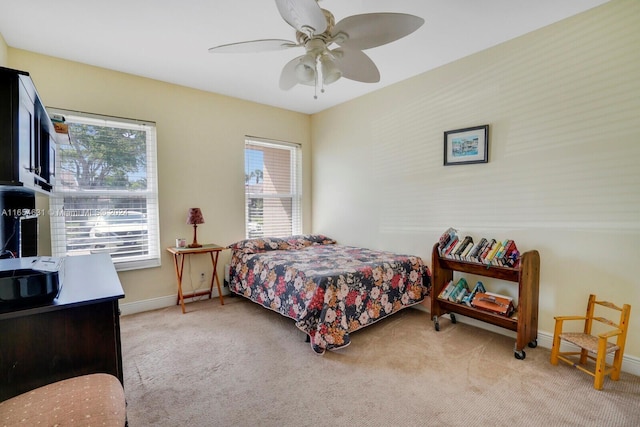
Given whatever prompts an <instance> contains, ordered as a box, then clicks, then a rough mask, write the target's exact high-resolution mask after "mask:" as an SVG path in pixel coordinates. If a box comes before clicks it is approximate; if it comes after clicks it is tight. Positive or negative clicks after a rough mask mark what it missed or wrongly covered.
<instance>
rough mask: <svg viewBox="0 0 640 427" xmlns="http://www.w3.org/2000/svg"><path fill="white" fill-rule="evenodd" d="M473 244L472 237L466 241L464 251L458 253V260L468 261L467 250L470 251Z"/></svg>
mask: <svg viewBox="0 0 640 427" xmlns="http://www.w3.org/2000/svg"><path fill="white" fill-rule="evenodd" d="M474 246H475V245H474V244H473V239H471V240H470V241H469V243H467V247H466V248H465V249H464V251H462V253H461V254H460V260H462V261H468V260H469V252H471V249H473V247H474Z"/></svg>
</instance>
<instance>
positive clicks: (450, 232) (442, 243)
mask: <svg viewBox="0 0 640 427" xmlns="http://www.w3.org/2000/svg"><path fill="white" fill-rule="evenodd" d="M456 233H457V230H456V229H455V228H452V227H449V228H448V229H447V231H445V232H444V233H442V235H441V236H440V239H439V240H438V252H439V253H440V256H442V255H443V254H444V248H446V247H447V245H448V244H449V243H450V242H451V240H452V239H453V238H454V237H455V236H456Z"/></svg>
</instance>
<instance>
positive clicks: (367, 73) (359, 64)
mask: <svg viewBox="0 0 640 427" xmlns="http://www.w3.org/2000/svg"><path fill="white" fill-rule="evenodd" d="M331 53H332V54H333V56H334V57H335V59H334V62H335V64H336V66H337V67H338V68H339V69H340V71H341V72H342V77H344V78H347V79H349V80H355V81H357V82H363V83H377V82H379V81H380V71H378V67H376V64H374V63H373V61H372V60H371V58H369V57H368V56H367V55H366V54H365V53H364V52H362V51H360V50H358V49H351V48H348V47H341V48H338V49H335V50H333V51H332V52H331Z"/></svg>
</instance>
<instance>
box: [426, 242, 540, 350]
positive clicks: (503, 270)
mask: <svg viewBox="0 0 640 427" xmlns="http://www.w3.org/2000/svg"><path fill="white" fill-rule="evenodd" d="M431 261H432V281H433V289H432V291H431V295H432V297H431V316H432V319H433V323H434V326H435V329H436V331H439V330H440V324H439V322H438V317H440V316H442V315H443V314H446V313H449V317H450V318H451V323H456V317H455V313H458V314H461V315H463V316H467V317H470V318H473V319H477V320H481V321H483V322H487V323H490V324H492V325H496V326H500V327H502V328H505V329H509V330H511V331H515V332H516V334H517V336H516V343H515V347H514V356H515V358H516V359H521V360H522V359H524V358H525V357H526V353H525V352H524V347H525V345H528V346H529V347H531V348H535V347H537V345H538V286H539V281H540V255H539V254H538V251H536V250H532V251H528V252H525V253H523V254H522V255H521V259H520V264H519V265H518V266H517V267H516V268H510V267H501V266H495V265H486V264H482V263H478V262H472V261H460V260H454V259H450V258H442V257H441V256H440V254H439V253H438V243H436V244H435V245H434V246H433V252H432V255H431ZM454 271H458V272H461V273H467V274H475V275H478V276H484V277H491V278H494V279H500V280H505V281H509V282H514V283H517V284H518V298H517V299H518V301H517V306H516V310H515V312H514V314H513V315H512V316H510V317H507V316H501V315H499V314H494V313H491V312H488V311H484V310H479V309H477V308H474V307H469V306H467V305H465V304H458V303H455V302H451V301H448V300H444V299H441V298H438V295H440V291H441V290H442V289H443V288H444V287H445V286H446V285H447V283H448V282H449V281H450V280H452V279H453V273H454Z"/></svg>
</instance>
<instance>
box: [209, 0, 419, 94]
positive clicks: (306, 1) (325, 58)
mask: <svg viewBox="0 0 640 427" xmlns="http://www.w3.org/2000/svg"><path fill="white" fill-rule="evenodd" d="M275 1H276V6H277V7H278V11H279V12H280V15H281V16H282V18H283V19H284V20H285V21H286V22H287V23H288V24H289V25H291V26H292V27H293V28H295V29H296V40H297V42H292V41H288V40H281V39H263V40H252V41H247V42H239V43H230V44H224V45H220V46H216V47H212V48H210V49H209V52H212V53H250V52H264V51H274V50H284V49H290V48H300V47H302V48H304V49H305V52H306V53H305V54H304V55H301V56H298V57H296V58H294V59H292V60H291V61H289V63H287V64H286V65H285V66H284V68H283V69H282V72H281V74H280V88H281V89H283V90H289V89H291V88H293V87H294V86H295V85H296V84H303V85H310V86H314V87H315V94H314V98H317V97H318V88H320V91H321V92H324V86H325V85H330V84H332V83H334V82H336V81H338V80H339V79H340V78H342V77H344V78H346V79H350V80H355V81H359V82H363V83H377V82H378V81H380V72H379V70H378V68H377V67H376V65H375V63H374V62H373V61H372V60H371V58H369V56H367V55H366V54H365V53H364V52H362V51H363V50H365V49H371V48H373V47H377V46H382V45H384V44H387V43H391V42H393V41H395V40H398V39H401V38H403V37H406V36H408V35H409V34H411V33H413V32H414V31H416V30H417V29H418V28H420V27H421V26H422V24H424V19H422V18H420V17H418V16H414V15H408V14H404V13H367V14H362V15H353V16H349V17H347V18H344V19H343V20H341V21H340V22H338V23H337V24H336V23H335V18H334V16H333V14H332V13H331V12H329V11H328V10H326V9H322V8H320V6H319V5H318V3H317V2H316V0H275ZM334 44H335V45H337V46H339V47H337V48H332V46H333V45H334Z"/></svg>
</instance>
